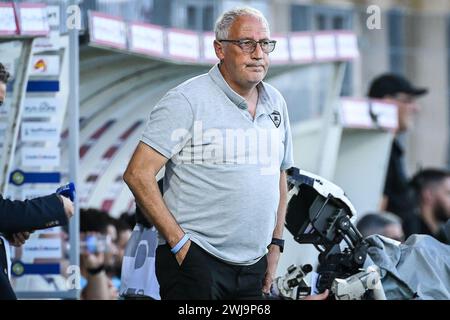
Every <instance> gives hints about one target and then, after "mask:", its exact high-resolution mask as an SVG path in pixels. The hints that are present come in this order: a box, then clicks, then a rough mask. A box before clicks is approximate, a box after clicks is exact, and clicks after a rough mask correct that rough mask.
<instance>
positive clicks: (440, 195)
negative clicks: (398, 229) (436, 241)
mask: <svg viewBox="0 0 450 320" xmlns="http://www.w3.org/2000/svg"><path fill="white" fill-rule="evenodd" d="M411 186H412V188H413V190H414V194H415V199H416V210H415V213H416V214H415V215H414V219H411V220H409V221H405V232H406V234H407V235H408V236H409V235H410V234H413V233H420V234H429V235H432V236H434V237H438V236H437V235H438V234H439V233H441V234H442V232H443V230H441V229H442V228H443V227H444V224H445V223H446V222H447V221H448V220H449V219H450V171H448V170H442V169H432V168H428V169H424V170H421V171H419V172H418V173H416V174H415V175H414V177H413V178H412V179H411ZM444 233H445V232H444Z"/></svg>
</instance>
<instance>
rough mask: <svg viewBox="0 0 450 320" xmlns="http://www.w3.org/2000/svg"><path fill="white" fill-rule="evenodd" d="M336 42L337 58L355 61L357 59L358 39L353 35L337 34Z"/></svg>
mask: <svg viewBox="0 0 450 320" xmlns="http://www.w3.org/2000/svg"><path fill="white" fill-rule="evenodd" d="M336 40H337V51H338V56H339V58H346V59H355V58H358V57H359V50H358V39H357V38H356V35H355V34H354V33H350V32H348V33H338V34H337V36H336Z"/></svg>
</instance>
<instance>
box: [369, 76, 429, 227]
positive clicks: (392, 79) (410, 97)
mask: <svg viewBox="0 0 450 320" xmlns="http://www.w3.org/2000/svg"><path fill="white" fill-rule="evenodd" d="M427 92H428V89H426V88H417V87H415V86H413V85H412V84H411V83H410V82H409V81H408V80H407V79H406V78H404V77H403V76H400V75H397V74H389V73H387V74H383V75H381V76H379V77H377V78H376V79H374V80H373V81H372V83H371V85H370V88H369V93H368V96H369V98H372V99H383V100H384V101H386V102H388V103H392V104H395V105H396V106H397V110H398V128H397V132H396V135H395V138H394V141H393V143H392V148H391V153H390V157H389V165H388V170H387V173H386V180H385V186H384V191H383V201H382V204H381V208H380V209H381V210H382V211H389V212H392V213H394V214H396V215H398V216H399V217H400V218H401V219H402V220H403V222H407V221H408V220H409V219H411V216H412V215H413V209H414V208H413V207H414V200H413V196H412V192H411V190H410V188H409V184H408V183H409V177H408V174H407V172H406V163H405V161H406V159H405V146H404V134H405V133H406V132H407V131H408V129H409V128H410V127H411V126H412V119H413V115H414V114H415V113H416V112H418V111H419V108H418V105H417V103H416V100H417V99H418V98H419V97H421V96H423V95H425V94H426V93H427Z"/></svg>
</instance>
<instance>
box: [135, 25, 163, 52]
mask: <svg viewBox="0 0 450 320" xmlns="http://www.w3.org/2000/svg"><path fill="white" fill-rule="evenodd" d="M130 36H131V43H130V50H131V51H134V52H138V53H143V54H151V55H158V56H162V55H163V54H164V29H163V28H161V27H159V26H154V25H151V24H145V23H135V22H133V23H131V25H130Z"/></svg>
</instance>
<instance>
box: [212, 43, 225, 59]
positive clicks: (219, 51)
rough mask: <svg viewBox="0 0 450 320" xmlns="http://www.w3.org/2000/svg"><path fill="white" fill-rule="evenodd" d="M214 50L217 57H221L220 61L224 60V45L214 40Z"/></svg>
mask: <svg viewBox="0 0 450 320" xmlns="http://www.w3.org/2000/svg"><path fill="white" fill-rule="evenodd" d="M213 45H214V51H215V52H216V56H217V58H219V60H220V61H222V60H223V59H224V58H225V54H224V52H223V45H222V43H220V42H219V41H217V40H214V43H213Z"/></svg>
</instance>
